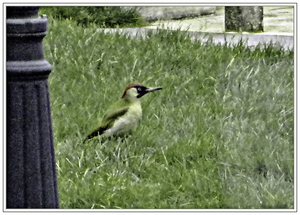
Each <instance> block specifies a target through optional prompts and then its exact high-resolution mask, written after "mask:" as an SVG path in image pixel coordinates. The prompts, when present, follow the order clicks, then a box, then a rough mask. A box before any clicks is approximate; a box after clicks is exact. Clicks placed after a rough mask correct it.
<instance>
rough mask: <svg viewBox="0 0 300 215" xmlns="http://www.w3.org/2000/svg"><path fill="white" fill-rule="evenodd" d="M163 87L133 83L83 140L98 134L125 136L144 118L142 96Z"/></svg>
mask: <svg viewBox="0 0 300 215" xmlns="http://www.w3.org/2000/svg"><path fill="white" fill-rule="evenodd" d="M161 89H162V87H145V86H144V85H142V84H139V83H131V84H129V85H128V86H127V87H126V88H125V91H124V93H123V95H122V97H121V99H120V100H118V101H117V102H115V103H114V104H112V105H111V106H110V107H109V108H108V110H107V111H106V112H105V114H104V116H103V118H102V120H101V121H100V122H99V123H98V124H97V126H95V128H94V129H93V130H92V132H91V133H90V134H89V135H88V136H87V137H86V138H85V139H84V141H83V142H85V141H87V140H89V139H92V138H94V137H97V136H99V135H100V136H105V137H113V136H124V135H126V134H128V133H131V132H132V131H133V130H135V129H136V128H137V126H138V124H139V121H140V120H141V118H142V106H141V102H140V100H139V99H140V98H141V97H142V96H144V95H146V94H147V93H150V92H154V91H157V90H161Z"/></svg>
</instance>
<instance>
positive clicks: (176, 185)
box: [44, 19, 294, 209]
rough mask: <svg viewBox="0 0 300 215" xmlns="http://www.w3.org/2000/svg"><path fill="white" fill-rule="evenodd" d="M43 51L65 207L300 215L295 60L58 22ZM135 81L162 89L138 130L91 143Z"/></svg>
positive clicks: (183, 37) (279, 53)
mask: <svg viewBox="0 0 300 215" xmlns="http://www.w3.org/2000/svg"><path fill="white" fill-rule="evenodd" d="M44 50H45V58H46V59H47V60H48V61H49V62H50V63H51V64H52V65H53V70H52V72H51V74H50V77H49V85H50V101H51V107H52V120H53V132H54V144H55V153H56V164H57V173H58V188H59V199H60V207H61V208H94V209H96V208H106V209H109V208H112V209H117V208H123V209H136V208H139V209H142V208H147V209H163V208H171V209H190V208H196V209H197V208H199V209H205V208H223V209H224V208H231V209H232V208H241V209H246V208H247V209H250V208H256V209H262V208H285V209H291V208H294V136H293V134H294V121H293V120H294V102H293V98H294V76H293V71H294V66H293V65H294V59H293V51H289V52H284V51H283V50H278V49H275V48H273V47H272V46H271V45H266V47H265V49H263V50H260V48H256V49H255V50H252V51H251V50H250V49H248V48H246V47H244V46H243V45H242V43H241V44H239V45H237V46H235V47H228V46H226V45H225V46H221V45H214V44H213V43H212V42H209V41H208V42H206V43H201V41H194V42H191V40H190V38H189V36H188V35H187V34H185V32H180V31H174V32H172V31H164V30H162V31H159V32H158V33H157V34H152V33H149V34H148V35H147V37H146V38H145V39H142V38H136V39H130V38H128V37H127V36H124V35H120V34H118V33H116V34H104V33H103V32H101V31H97V27H96V25H90V26H89V28H82V27H80V26H77V24H76V23H75V21H72V20H71V21H70V20H64V21H58V20H55V19H54V20H53V19H51V23H50V26H49V32H48V34H47V36H46V37H45V39H44ZM131 82H138V83H142V84H144V85H146V86H161V87H163V90H161V91H157V92H155V93H152V94H149V95H146V96H144V97H143V98H141V100H142V107H143V119H142V121H141V124H140V126H139V127H138V129H137V131H136V132H135V133H133V134H132V135H131V136H129V137H127V138H125V139H123V140H121V139H114V140H111V141H107V142H104V143H99V142H98V141H97V140H95V141H91V142H89V143H88V144H82V140H83V139H84V138H85V135H87V134H88V132H89V131H90V128H91V127H92V126H93V124H94V123H96V122H97V120H99V119H101V117H102V115H103V113H104V111H105V110H106V108H107V107H108V106H109V105H110V104H111V103H113V102H115V101H116V100H117V99H119V98H120V97H121V95H122V93H123V90H124V88H125V87H126V86H127V84H129V83H131Z"/></svg>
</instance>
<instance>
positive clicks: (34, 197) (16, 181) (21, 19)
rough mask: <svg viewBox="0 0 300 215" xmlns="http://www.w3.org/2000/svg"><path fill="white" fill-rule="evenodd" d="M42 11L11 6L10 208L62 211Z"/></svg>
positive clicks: (8, 34)
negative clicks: (40, 13)
mask: <svg viewBox="0 0 300 215" xmlns="http://www.w3.org/2000/svg"><path fill="white" fill-rule="evenodd" d="M38 10H39V7H10V6H7V7H6V13H7V19H6V41H7V46H6V59H7V61H6V74H7V76H6V77H7V89H6V91H7V95H6V98H7V100H6V101H7V103H6V104H7V106H6V110H7V143H6V207H7V208H58V207H59V203H58V192H57V179H56V167H55V157H54V148H53V136H52V123H51V112H50V102H49V91H48V81H47V79H48V75H49V73H50V72H51V65H50V64H49V63H48V62H47V61H46V60H45V59H44V53H43V44H42V40H43V38H44V36H45V35H46V30H47V18H46V17H45V16H42V17H38Z"/></svg>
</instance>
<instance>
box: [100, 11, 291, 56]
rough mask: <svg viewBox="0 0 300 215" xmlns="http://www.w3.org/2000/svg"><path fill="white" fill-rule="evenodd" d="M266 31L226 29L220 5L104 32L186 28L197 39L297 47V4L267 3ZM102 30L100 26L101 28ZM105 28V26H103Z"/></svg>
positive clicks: (140, 33)
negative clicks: (180, 17) (200, 12)
mask: <svg viewBox="0 0 300 215" xmlns="http://www.w3.org/2000/svg"><path fill="white" fill-rule="evenodd" d="M263 22H264V29H265V32H264V33H255V34H252V33H224V7H217V10H216V13H215V14H212V15H206V16H202V17H198V18H194V19H184V20H170V21H158V22H154V23H152V26H149V27H145V28H124V29H105V30H104V32H107V33H114V32H116V31H119V32H121V33H124V34H127V35H130V36H132V37H136V36H142V37H145V35H146V34H147V32H148V31H152V32H157V30H158V29H169V30H170V29H173V30H175V29H179V28H181V29H182V30H186V31H187V33H189V34H190V35H191V36H192V39H193V40H201V41H204V42H205V41H207V40H208V38H211V39H212V41H213V42H214V43H215V44H225V41H227V42H228V43H229V44H230V45H234V44H237V43H239V42H240V41H241V40H242V41H243V42H244V44H245V45H247V46H249V47H254V46H257V45H259V44H260V45H262V46H261V47H264V44H269V43H272V44H273V45H275V46H276V47H282V48H283V49H284V50H293V49H294V35H293V7H264V21H263ZM99 30H100V29H99ZM102 30H103V29H102Z"/></svg>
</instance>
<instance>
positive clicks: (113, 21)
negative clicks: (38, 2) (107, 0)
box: [39, 6, 146, 28]
mask: <svg viewBox="0 0 300 215" xmlns="http://www.w3.org/2000/svg"><path fill="white" fill-rule="evenodd" d="M39 14H47V15H48V16H50V17H53V18H58V19H62V20H65V19H72V20H74V21H76V23H77V25H81V26H83V27H86V26H88V25H89V24H91V23H94V24H95V25H96V26H98V27H101V28H116V27H120V28H121V27H141V26H144V25H146V22H145V21H144V20H143V18H142V17H141V16H139V15H137V14H136V13H135V12H134V11H127V12H124V11H122V9H121V7H119V6H102V7H95V6H81V7H75V6H72V7H71V6H68V7H66V6H61V7H57V6H56V7H41V8H40V10H39Z"/></svg>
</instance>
